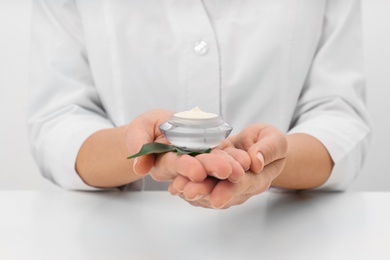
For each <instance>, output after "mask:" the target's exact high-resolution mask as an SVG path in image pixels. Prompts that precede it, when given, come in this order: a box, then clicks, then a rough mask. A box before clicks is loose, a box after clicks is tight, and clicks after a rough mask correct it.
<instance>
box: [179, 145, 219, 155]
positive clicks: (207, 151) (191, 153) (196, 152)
mask: <svg viewBox="0 0 390 260" xmlns="http://www.w3.org/2000/svg"><path fill="white" fill-rule="evenodd" d="M175 148H176V153H177V155H183V154H188V155H191V156H197V155H199V154H203V153H210V152H211V148H209V149H206V150H202V151H187V150H183V149H181V148H179V147H176V146H175Z"/></svg>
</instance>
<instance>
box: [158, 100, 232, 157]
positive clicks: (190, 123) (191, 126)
mask: <svg viewBox="0 0 390 260" xmlns="http://www.w3.org/2000/svg"><path fill="white" fill-rule="evenodd" d="M232 129H233V128H232V127H231V126H230V125H228V124H227V123H225V122H224V121H223V120H222V118H221V117H220V116H219V115H216V114H212V113H205V112H203V111H201V110H200V109H199V108H198V107H196V108H194V109H192V110H190V111H184V112H180V113H176V114H174V115H173V116H172V117H171V118H170V119H169V120H168V121H167V122H165V123H163V124H161V125H160V131H161V132H162V134H163V135H164V136H165V138H167V140H168V141H169V142H170V143H171V144H173V145H174V146H177V147H179V148H181V149H183V150H187V151H202V150H206V149H209V148H213V147H215V146H217V145H218V144H220V143H221V142H222V141H223V140H225V139H226V137H228V136H229V134H230V133H231V131H232Z"/></svg>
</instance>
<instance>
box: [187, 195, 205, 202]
mask: <svg viewBox="0 0 390 260" xmlns="http://www.w3.org/2000/svg"><path fill="white" fill-rule="evenodd" d="M201 198H203V195H197V196H195V197H194V198H192V199H187V200H188V201H196V200H200V199H201Z"/></svg>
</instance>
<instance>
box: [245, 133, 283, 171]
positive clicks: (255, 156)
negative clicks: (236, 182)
mask: <svg viewBox="0 0 390 260" xmlns="http://www.w3.org/2000/svg"><path fill="white" fill-rule="evenodd" d="M248 154H249V156H250V158H251V161H252V164H251V170H252V171H253V172H254V173H260V172H261V171H262V170H263V168H264V166H266V165H268V164H270V163H272V162H274V161H276V160H279V159H282V158H285V157H286V156H287V138H286V137H285V135H284V134H283V133H281V132H280V131H279V130H277V129H276V128H273V127H269V128H266V129H263V131H262V132H261V133H260V134H259V137H258V141H257V142H256V143H254V144H253V145H252V146H250V147H249V149H248Z"/></svg>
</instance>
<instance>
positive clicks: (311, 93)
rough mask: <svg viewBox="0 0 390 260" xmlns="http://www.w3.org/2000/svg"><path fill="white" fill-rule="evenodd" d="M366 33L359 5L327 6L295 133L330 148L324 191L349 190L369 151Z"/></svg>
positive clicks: (335, 2)
mask: <svg viewBox="0 0 390 260" xmlns="http://www.w3.org/2000/svg"><path fill="white" fill-rule="evenodd" d="M361 30H362V27H361V10H360V1H356V0H342V1H340V0H330V1H328V2H327V11H326V16H325V19H324V24H323V33H322V37H321V40H320V43H319V47H318V50H317V52H316V55H315V59H314V61H313V63H312V68H311V71H310V73H309V75H308V77H307V80H306V83H305V86H304V89H303V91H302V93H301V96H300V99H299V104H298V106H297V109H296V111H295V118H294V121H293V128H292V129H291V131H290V133H307V134H310V135H312V136H314V137H316V138H317V139H318V140H320V141H321V142H322V143H323V144H324V145H325V147H326V148H327V149H328V151H329V153H330V155H331V157H332V159H333V161H334V163H335V165H334V168H333V171H332V173H331V176H330V178H329V179H328V180H327V182H326V183H325V184H324V185H322V186H321V187H319V188H318V189H320V190H336V191H340V190H345V189H346V188H347V187H348V185H349V184H350V183H351V182H352V181H353V180H354V179H355V178H356V176H357V175H358V173H359V171H360V169H361V167H362V164H363V162H364V158H365V156H366V153H367V150H368V145H369V140H370V136H371V133H370V132H371V131H370V124H369V117H368V113H367V110H366V106H365V98H366V92H365V91H366V89H365V79H364V68H363V54H362V53H363V47H362V31H361ZM319 167H320V166H319ZM313 174H315V173H313Z"/></svg>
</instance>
